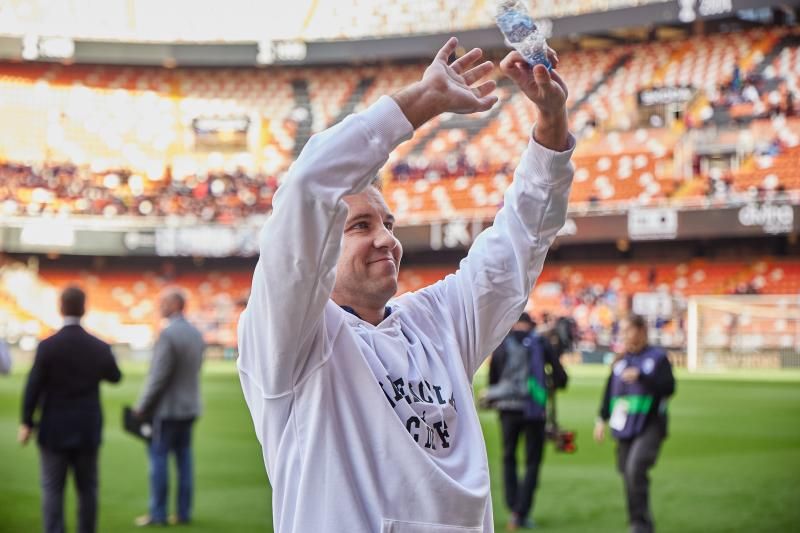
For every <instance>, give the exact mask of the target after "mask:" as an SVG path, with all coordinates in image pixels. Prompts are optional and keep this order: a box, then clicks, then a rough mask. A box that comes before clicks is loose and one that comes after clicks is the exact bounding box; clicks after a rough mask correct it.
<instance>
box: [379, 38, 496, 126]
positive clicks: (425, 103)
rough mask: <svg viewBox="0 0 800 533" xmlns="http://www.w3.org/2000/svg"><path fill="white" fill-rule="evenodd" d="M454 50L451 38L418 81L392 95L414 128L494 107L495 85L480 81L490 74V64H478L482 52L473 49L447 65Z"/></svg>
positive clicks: (487, 81) (491, 82)
mask: <svg viewBox="0 0 800 533" xmlns="http://www.w3.org/2000/svg"><path fill="white" fill-rule="evenodd" d="M457 47H458V39H456V38H455V37H451V38H450V39H449V40H448V41H447V42H446V43H445V45H444V46H443V47H442V48H441V49H440V50H439V52H437V54H436V57H435V58H434V59H433V62H432V63H431V64H430V65H429V66H428V68H427V69H425V73H424V74H423V75H422V79H421V80H420V81H418V82H417V83H414V84H412V85H410V86H408V87H406V88H405V89H403V90H401V91H400V92H398V93H397V94H395V95H394V99H395V100H396V101H397V103H398V105H400V108H401V109H402V110H403V112H404V113H405V115H406V117H407V118H408V119H409V122H411V124H412V125H413V126H414V128H418V127H419V126H421V125H422V124H423V123H425V122H426V121H428V120H430V119H431V118H433V117H435V116H437V115H439V114H441V113H447V112H450V113H459V114H468V113H475V112H479V111H487V110H489V109H491V108H492V106H493V105H494V104H495V103H497V96H495V95H493V94H492V93H493V92H494V90H495V88H496V87H497V84H496V83H495V81H494V80H484V78H485V77H486V76H487V75H488V74H490V73H491V72H492V71H493V70H494V65H493V64H492V62H491V61H484V62H481V63H478V61H479V60H480V59H481V57H483V51H482V50H481V49H480V48H473V49H472V50H470V51H469V52H467V53H466V54H464V55H463V56H461V57H460V58H458V59H456V60H455V61H453V62H452V63H449V64H448V62H447V61H448V59H449V58H450V56H451V55H452V54H453V53H454V52H455V50H456V48H457ZM482 80H483V81H482Z"/></svg>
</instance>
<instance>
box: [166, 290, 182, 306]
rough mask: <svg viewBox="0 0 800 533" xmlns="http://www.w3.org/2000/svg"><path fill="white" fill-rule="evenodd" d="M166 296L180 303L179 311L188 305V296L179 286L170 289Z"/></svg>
mask: <svg viewBox="0 0 800 533" xmlns="http://www.w3.org/2000/svg"><path fill="white" fill-rule="evenodd" d="M164 297H165V298H170V299H172V300H174V301H175V303H176V304H177V305H178V310H179V311H183V310H184V308H185V307H186V296H184V294H183V291H182V290H181V289H179V288H173V289H169V290H168V291H167V293H166V294H165V295H164Z"/></svg>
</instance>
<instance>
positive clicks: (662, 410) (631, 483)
mask: <svg viewBox="0 0 800 533" xmlns="http://www.w3.org/2000/svg"><path fill="white" fill-rule="evenodd" d="M620 329H621V333H622V341H623V346H624V353H622V354H621V355H620V356H619V357H618V358H617V359H616V360H615V362H614V364H613V366H612V372H611V375H610V376H609V378H608V382H607V383H606V388H605V393H604V394H603V401H602V403H601V405H600V416H599V418H598V420H597V423H596V424H595V428H594V438H595V440H596V441H598V442H601V441H602V440H603V439H604V438H605V432H606V424H608V426H609V427H610V428H611V433H612V435H613V436H614V438H615V439H617V469H618V470H619V472H620V474H622V478H623V480H624V484H625V493H626V497H627V507H628V523H629V524H630V530H631V533H650V532H652V531H653V529H654V526H653V515H652V513H651V511H650V480H649V479H648V475H647V473H648V471H649V470H650V468H652V467H653V465H654V464H655V463H656V459H657V457H658V452H659V450H660V448H661V443H662V442H663V440H664V439H665V438H666V436H667V401H668V399H669V398H670V397H671V396H672V395H673V394H674V392H675V378H674V377H673V375H672V365H671V364H670V362H669V358H668V357H667V353H666V352H665V351H664V350H663V349H661V348H657V347H654V346H650V345H649V344H648V342H647V323H646V322H645V320H644V319H643V318H642V317H641V316H638V315H629V316H628V317H627V318H625V319H624V320H622V323H621V328H620Z"/></svg>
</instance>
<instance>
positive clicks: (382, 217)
mask: <svg viewBox="0 0 800 533" xmlns="http://www.w3.org/2000/svg"><path fill="white" fill-rule="evenodd" d="M344 200H345V202H346V203H347V206H348V208H349V212H348V215H347V222H346V223H345V225H344V236H343V238H342V249H341V254H340V255H339V261H338V263H337V264H336V284H335V286H334V288H333V299H334V301H335V302H336V303H338V304H339V305H368V306H371V307H381V306H384V305H386V302H388V301H389V299H390V298H391V297H392V296H394V294H395V293H396V292H397V274H398V272H399V271H400V259H401V258H402V256H403V247H402V246H401V245H400V241H398V240H397V239H396V238H395V236H394V216H393V215H392V214H391V213H390V212H389V208H388V206H387V205H386V202H385V201H384V200H383V195H382V194H381V192H380V191H379V190H378V189H376V188H375V187H367V189H366V190H365V191H363V192H361V193H359V194H353V195H351V196H346V197H345V198H344Z"/></svg>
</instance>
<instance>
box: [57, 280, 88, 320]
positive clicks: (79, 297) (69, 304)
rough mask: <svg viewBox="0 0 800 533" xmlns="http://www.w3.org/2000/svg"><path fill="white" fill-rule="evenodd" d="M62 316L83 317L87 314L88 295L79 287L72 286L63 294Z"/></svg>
mask: <svg viewBox="0 0 800 533" xmlns="http://www.w3.org/2000/svg"><path fill="white" fill-rule="evenodd" d="M61 314H62V315H64V316H83V315H84V314H86V293H85V292H83V289H81V288H80V287H78V286H77V285H70V286H69V287H67V288H66V289H64V291H63V292H62V293H61Z"/></svg>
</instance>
